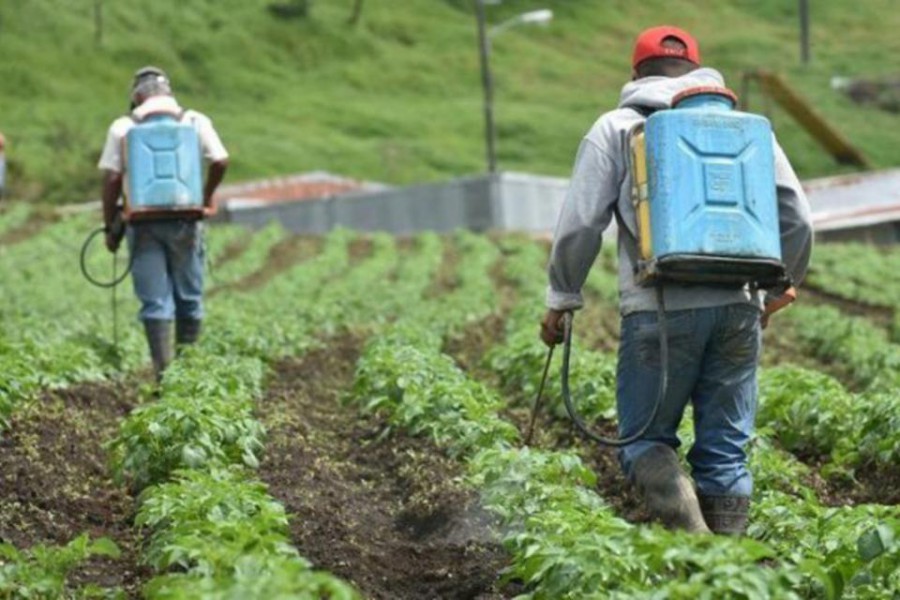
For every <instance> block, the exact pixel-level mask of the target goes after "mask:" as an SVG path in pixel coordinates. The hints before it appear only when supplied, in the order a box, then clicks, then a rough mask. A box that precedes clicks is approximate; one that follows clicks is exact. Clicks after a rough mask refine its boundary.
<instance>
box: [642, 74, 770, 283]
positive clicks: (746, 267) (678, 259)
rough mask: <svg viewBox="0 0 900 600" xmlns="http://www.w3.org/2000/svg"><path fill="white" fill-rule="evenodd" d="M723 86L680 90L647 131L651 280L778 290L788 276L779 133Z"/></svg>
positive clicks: (652, 119)
mask: <svg viewBox="0 0 900 600" xmlns="http://www.w3.org/2000/svg"><path fill="white" fill-rule="evenodd" d="M735 101H736V97H735V96H734V94H733V92H731V91H730V90H727V89H725V88H696V89H692V90H688V91H686V92H684V93H682V94H679V96H677V97H676V98H675V99H674V101H673V110H662V111H658V112H656V113H654V114H653V115H651V116H650V117H649V118H648V119H647V122H646V125H645V135H646V152H647V171H648V173H647V177H648V188H649V189H648V194H649V213H650V217H649V220H650V232H651V239H652V244H651V245H652V254H653V258H652V260H651V261H649V263H650V264H647V265H644V268H646V269H647V270H649V271H650V273H649V277H645V279H654V278H656V279H668V280H675V281H686V282H692V281H694V282H706V283H722V284H743V283H747V282H757V283H760V284H762V285H774V284H775V280H778V279H780V278H781V277H783V275H784V267H783V265H782V262H781V240H780V231H779V226H778V201H777V195H776V190H775V157H774V151H773V138H772V129H771V126H770V124H769V121H768V120H767V119H765V118H764V117H762V116H759V115H753V114H748V113H742V112H739V111H736V110H734V104H735Z"/></svg>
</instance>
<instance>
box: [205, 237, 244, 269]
mask: <svg viewBox="0 0 900 600" xmlns="http://www.w3.org/2000/svg"><path fill="white" fill-rule="evenodd" d="M249 245H250V236H249V235H242V236H241V237H239V238H238V239H236V240H233V241H232V242H231V243H229V244H228V245H227V246H225V249H224V250H223V251H222V254H221V255H220V256H219V258H218V259H217V260H216V262H215V263H214V264H213V269H215V268H216V267H220V266H222V265H224V264H225V263H227V262H229V261H232V260H234V259H235V258H237V257H238V256H240V255H241V254H243V253H244V250H246V249H247V246H249Z"/></svg>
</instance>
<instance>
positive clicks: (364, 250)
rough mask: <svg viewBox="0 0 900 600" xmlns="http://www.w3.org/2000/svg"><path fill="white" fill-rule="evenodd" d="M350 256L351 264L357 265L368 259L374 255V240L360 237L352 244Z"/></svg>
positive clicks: (349, 251)
mask: <svg viewBox="0 0 900 600" xmlns="http://www.w3.org/2000/svg"><path fill="white" fill-rule="evenodd" d="M347 252H348V254H349V255H350V263H351V264H355V263H358V262H359V261H361V260H363V259H365V258H368V257H369V256H371V254H372V239H371V238H368V237H358V238H356V239H354V240H353V241H352V242H350V248H349V250H348V251H347Z"/></svg>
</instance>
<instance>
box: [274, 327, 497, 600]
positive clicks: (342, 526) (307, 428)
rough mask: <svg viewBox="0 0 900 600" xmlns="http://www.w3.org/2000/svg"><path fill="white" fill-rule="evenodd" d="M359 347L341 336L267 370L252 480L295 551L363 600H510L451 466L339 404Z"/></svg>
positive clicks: (423, 443) (490, 542) (419, 442)
mask: <svg viewBox="0 0 900 600" xmlns="http://www.w3.org/2000/svg"><path fill="white" fill-rule="evenodd" d="M361 347H362V340H361V339H360V338H359V337H354V336H351V335H344V336H342V337H338V338H335V339H333V340H331V341H330V343H329V344H328V345H327V347H325V348H323V349H320V350H316V351H313V352H310V353H309V354H307V355H306V356H305V357H303V358H301V359H293V360H287V361H284V362H281V363H279V364H277V365H276V366H275V375H274V377H273V380H272V381H271V384H270V387H269V390H268V392H267V395H266V397H265V399H264V401H262V402H261V403H260V404H259V409H258V410H259V416H260V418H261V419H262V421H263V422H264V423H265V425H266V427H267V428H268V430H269V438H268V441H267V444H266V453H267V456H266V458H265V459H264V461H263V464H262V466H261V470H260V475H261V477H262V478H263V480H264V481H266V482H267V483H268V485H269V490H270V493H272V495H273V496H274V497H276V498H277V499H278V500H279V501H281V502H282V503H283V504H284V505H285V507H286V509H287V511H288V514H289V515H291V532H292V535H293V540H294V542H295V543H296V545H297V547H298V549H299V551H300V552H301V554H302V555H303V556H305V557H306V558H308V559H309V560H310V561H312V563H313V564H314V565H315V566H316V568H319V569H323V570H327V571H330V572H332V573H335V574H337V575H338V576H340V577H342V578H344V579H346V580H348V581H351V582H353V584H354V585H356V586H357V587H358V588H359V589H360V590H361V591H362V593H363V594H364V596H365V597H367V598H373V599H391V600H404V599H421V600H426V599H428V600H431V599H436V598H440V599H464V598H473V599H474V598H477V599H482V600H487V599H496V598H507V597H511V595H514V594H513V592H512V591H507V590H498V589H497V588H496V586H497V584H496V581H497V578H498V574H499V572H500V571H501V569H503V567H504V566H505V560H506V558H505V554H504V552H503V550H502V548H500V547H499V545H498V543H497V541H496V540H495V538H494V536H493V534H492V533H491V525H490V521H489V519H488V517H487V515H485V513H484V512H483V511H482V510H481V509H480V508H479V506H478V499H477V497H476V496H475V495H474V494H473V493H472V492H471V491H470V490H467V489H466V488H465V487H463V486H462V485H461V484H460V483H459V479H458V478H459V477H460V476H461V474H462V471H461V466H460V465H459V463H458V462H456V461H453V460H450V459H448V458H447V457H446V456H445V455H444V454H443V453H442V452H441V451H440V450H439V449H438V448H436V447H435V446H433V445H432V444H431V443H429V442H428V441H427V440H423V439H420V438H412V437H408V436H405V435H404V434H403V433H401V432H397V431H392V432H391V433H390V434H389V435H382V434H383V433H384V432H385V430H386V423H385V422H384V421H383V420H380V419H378V418H375V417H363V416H360V415H359V413H358V411H357V410H356V409H355V408H354V407H351V406H344V405H342V404H341V401H340V398H341V396H342V395H343V394H345V393H347V392H348V390H349V389H350V387H351V385H352V382H353V375H354V369H355V364H356V361H357V359H358V357H359V355H360V351H361Z"/></svg>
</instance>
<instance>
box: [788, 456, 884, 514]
mask: <svg viewBox="0 0 900 600" xmlns="http://www.w3.org/2000/svg"><path fill="white" fill-rule="evenodd" d="M797 458H798V459H800V460H801V461H802V462H803V463H805V464H806V465H807V466H809V467H810V469H811V470H812V473H811V474H810V476H809V477H808V478H806V479H805V480H804V481H803V484H804V485H805V486H806V487H809V488H812V489H813V490H814V491H815V492H816V495H817V496H818V498H819V501H820V502H822V504H824V505H826V506H855V505H857V504H882V505H885V506H895V505H897V504H900V469H897V468H896V467H893V468H892V467H887V466H880V465H874V464H870V465H865V466H863V467H860V468H858V469H856V472H855V473H854V474H853V476H850V475H849V474H847V475H834V476H832V477H828V478H826V477H825V476H823V475H822V474H821V471H822V468H823V467H824V466H825V463H826V461H827V459H828V457H817V456H803V455H798V456H797Z"/></svg>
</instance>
